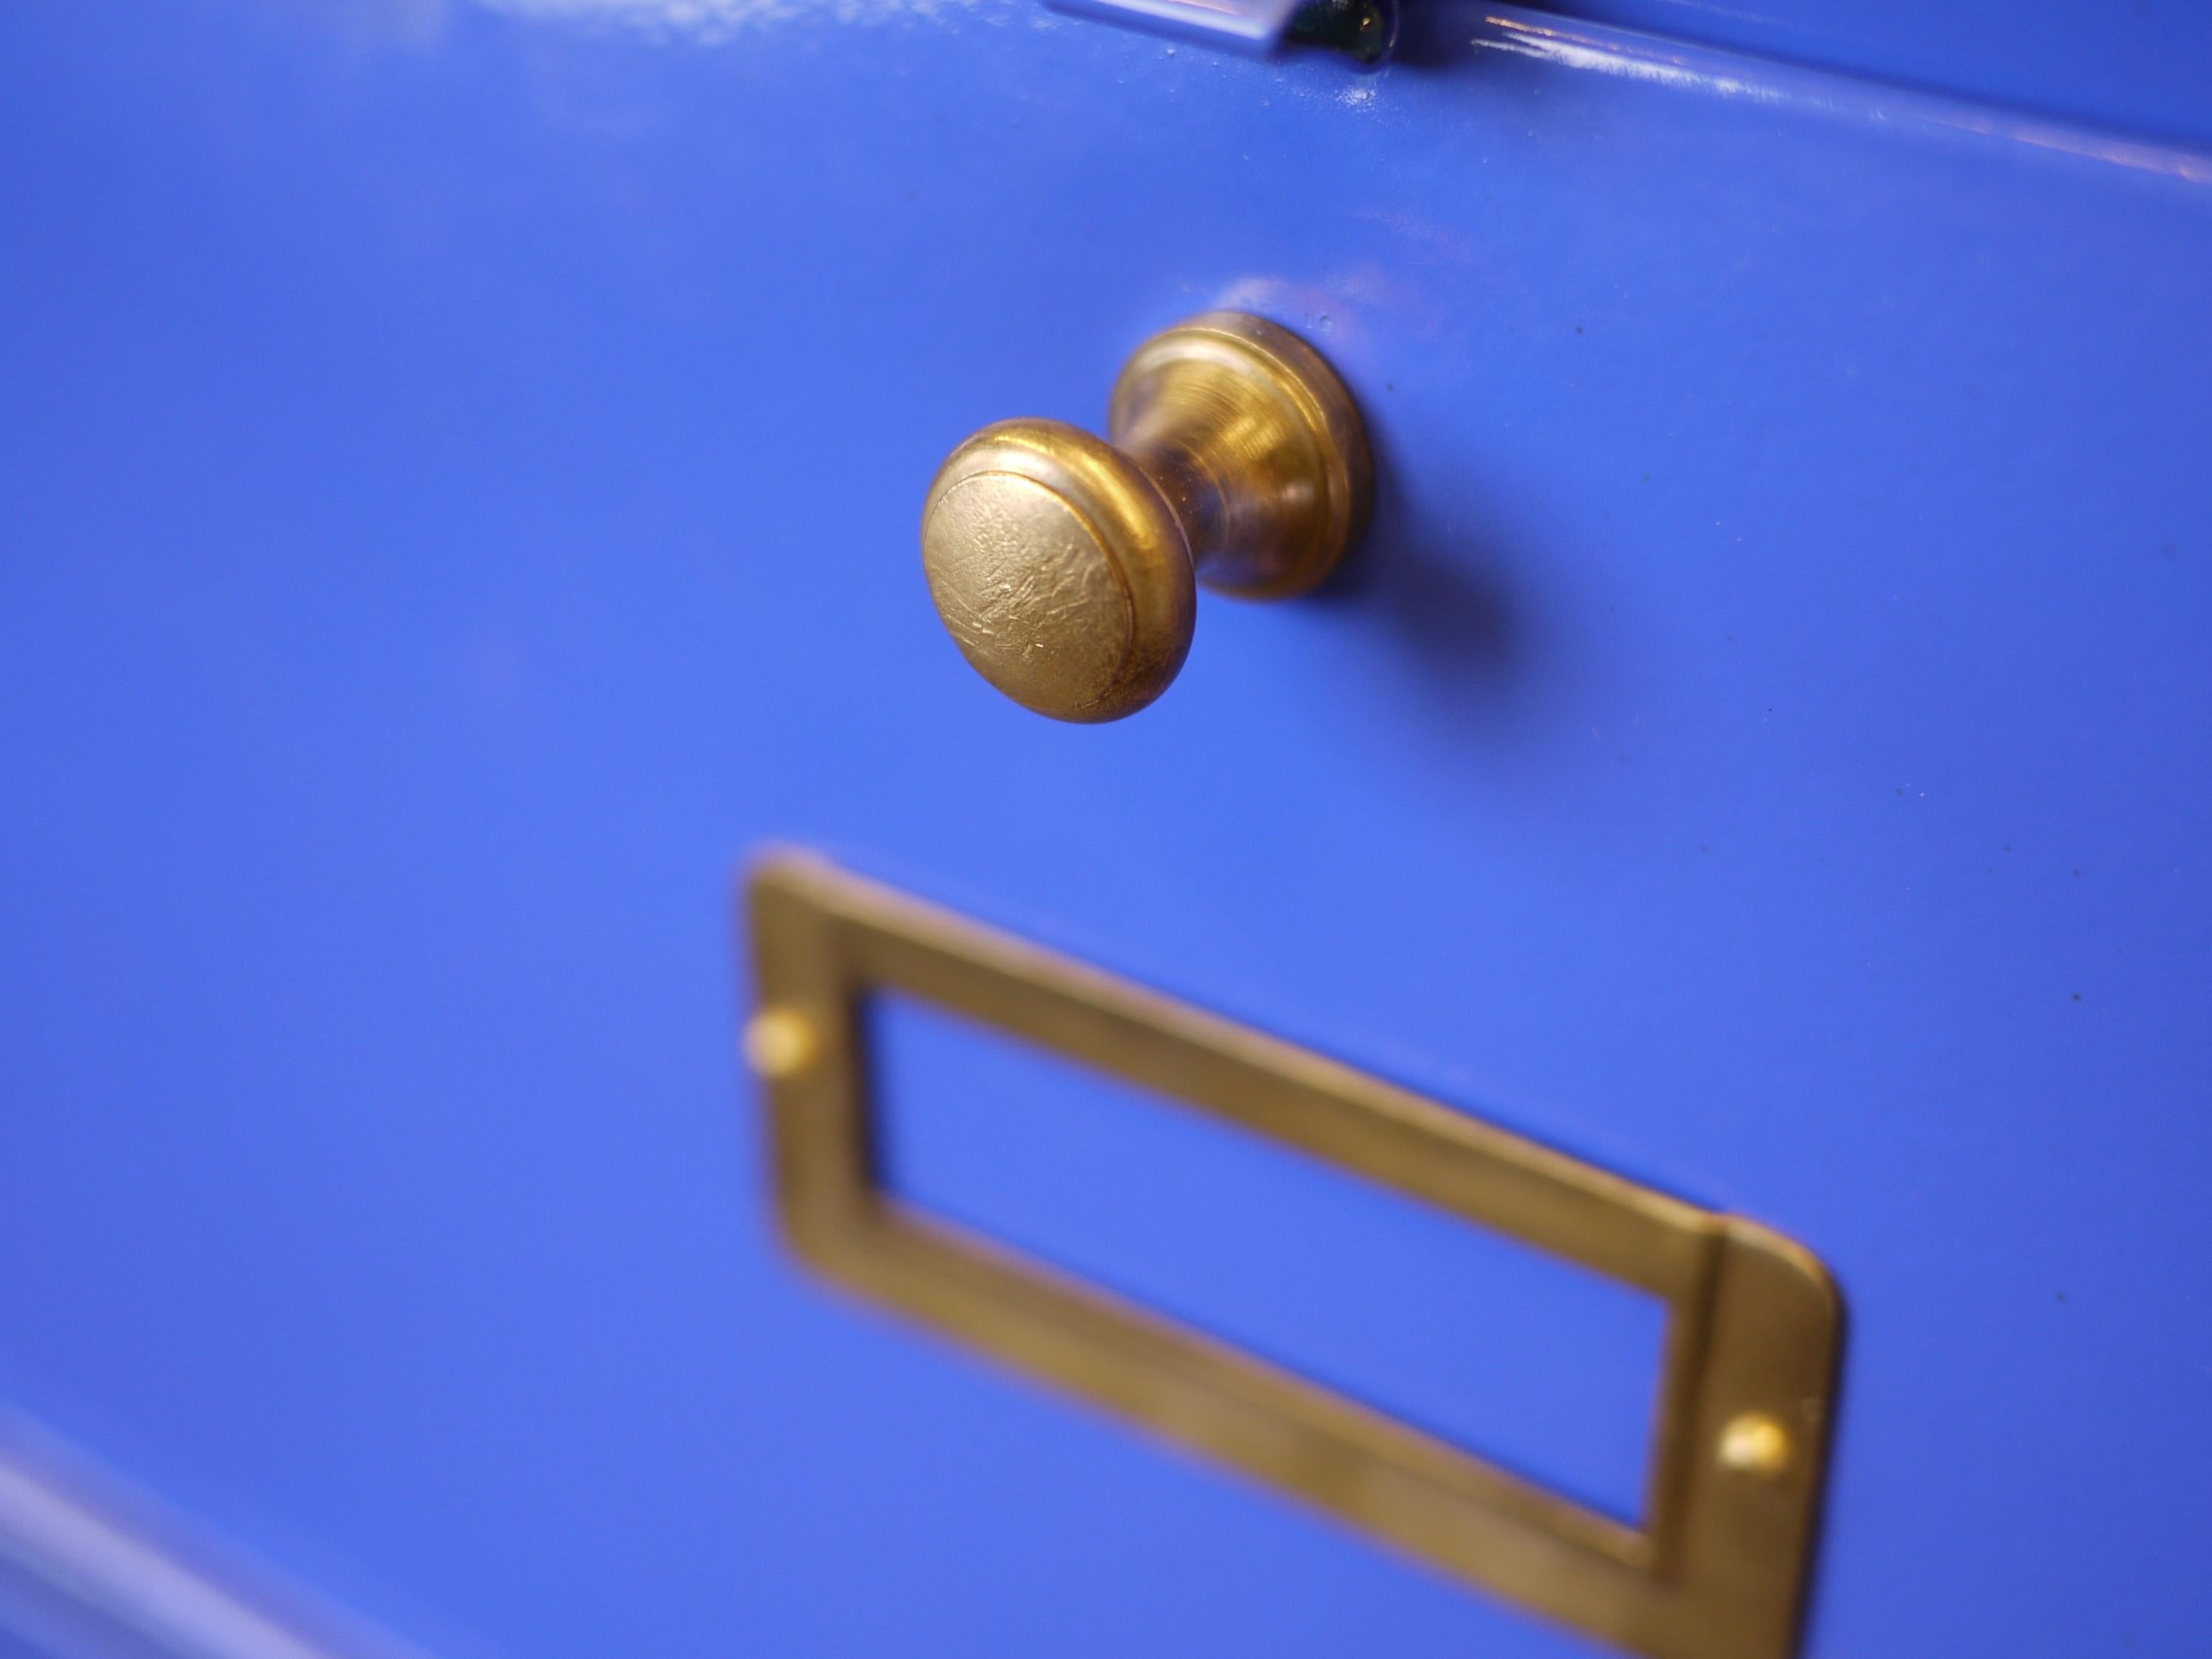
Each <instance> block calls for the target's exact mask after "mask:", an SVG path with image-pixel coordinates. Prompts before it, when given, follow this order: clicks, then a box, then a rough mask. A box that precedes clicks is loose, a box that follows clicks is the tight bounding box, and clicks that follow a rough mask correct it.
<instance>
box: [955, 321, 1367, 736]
mask: <svg viewBox="0 0 2212 1659" xmlns="http://www.w3.org/2000/svg"><path fill="white" fill-rule="evenodd" d="M1107 431H1108V433H1109V437H1110V441H1101V440H1099V439H1097V438H1094V437H1092V436H1091V435H1090V434H1089V433H1087V432H1085V431H1082V430H1080V429H1079V428H1075V427H1072V426H1066V425H1064V424H1062V423H1061V422H1058V421H1043V420H1018V421H1001V422H999V423H998V424H997V425H995V426H987V427H985V428H983V429H982V430H981V432H978V433H977V434H975V436H974V437H972V438H969V440H968V441H966V442H965V443H963V444H962V445H961V446H960V447H958V448H957V449H956V450H954V451H953V452H952V453H951V456H949V457H948V458H947V459H946V460H945V465H943V466H942V467H941V468H939V471H938V474H937V477H936V480H935V481H934V482H933V483H932V484H931V485H930V487H929V496H928V499H927V501H925V502H924V504H923V507H922V513H921V559H922V568H923V570H924V572H925V573H926V574H927V576H928V579H929V591H930V595H931V597H932V598H933V599H935V600H936V602H937V613H938V615H939V617H941V618H943V620H944V623H945V628H946V629H947V630H948V631H949V632H950V633H951V635H952V638H953V640H954V641H955V642H956V643H957V644H958V646H959V647H960V649H961V652H962V653H963V655H964V656H966V658H967V659H968V661H969V664H970V665H972V666H973V667H974V668H975V671H976V672H977V673H979V674H981V675H982V677H983V678H985V679H987V680H988V681H990V683H991V684H993V685H994V686H996V687H998V689H999V690H1001V691H1003V692H1005V693H1006V695H1007V696H1010V697H1012V699H1013V700H1014V701H1015V702H1018V703H1020V704H1021V705H1022V706H1023V707H1024V708H1031V709H1034V710H1036V712H1037V713H1038V714H1050V715H1052V716H1053V717H1054V719H1057V720H1119V719H1120V718H1121V716H1123V715H1124V714H1134V713H1136V711H1137V710H1138V709H1139V708H1143V707H1144V706H1145V705H1146V703H1148V702H1152V699H1153V698H1155V697H1157V696H1159V694H1160V693H1161V692H1163V691H1164V690H1167V688H1168V685H1169V684H1170V682H1171V681H1172V680H1173V679H1174V678H1175V677H1176V672H1177V671H1179V670H1180V669H1181V668H1182V664H1183V658H1184V656H1185V655H1186V654H1187V653H1188V652H1189V650H1190V639H1191V631H1192V629H1193V627H1194V623H1195V621H1196V614H1197V593H1196V589H1195V587H1194V582H1199V581H1202V582H1204V583H1205V584H1206V586H1208V587H1211V588H1213V589H1215V590H1217V591H1218V592H1225V593H1232V594H1237V595H1238V596H1240V597H1243V598H1245V599H1285V598H1288V597H1290V596H1291V595H1293V594H1297V593H1303V592H1306V591H1307V590H1308V589H1310V588H1311V587H1312V586H1315V585H1316V583H1318V582H1319V581H1320V580H1322V578H1323V577H1324V576H1326V575H1328V573H1329V572H1330V570H1332V569H1333V568H1335V565H1336V562H1337V561H1338V560H1339V559H1340V558H1341V557H1342V556H1343V555H1344V552H1345V550H1346V549H1347V548H1348V547H1350V546H1351V545H1352V542H1353V541H1354V540H1356V539H1357V538H1358V535H1359V532H1360V530H1361V529H1362V528H1363V527H1364V525H1365V523H1366V520H1367V511H1368V504H1369V499H1370V495H1371V494H1372V480H1371V472H1372V469H1371V467H1370V463H1369V459H1368V453H1367V437H1366V433H1365V430H1364V428H1362V426H1361V425H1360V421H1359V411H1358V409H1357V408H1355V407H1354V406H1353V404H1352V396H1351V394H1350V393H1349V392H1346V390H1345V389H1344V384H1343V382H1342V381H1340V380H1338V379H1337V377H1336V375H1335V374H1334V371H1333V370H1331V369H1330V368H1329V366H1328V364H1327V363H1326V362H1322V359H1321V356H1319V354H1318V353H1316V351H1314V349H1312V348H1311V347H1310V346H1308V345H1307V344H1306V343H1304V341H1303V340H1300V339H1299V338H1298V337H1297V336H1296V335H1294V334H1292V333H1291V332H1290V331H1288V330H1286V329H1283V328H1279V327H1277V326H1276V325H1274V324H1273V323H1270V322H1267V321H1264V320H1262V319H1260V318H1257V317H1248V316H1245V315H1243V313H1238V312H1233V311H1214V312H1208V313H1206V315H1204V316H1202V317H1194V318H1193V319H1191V320H1190V321H1188V322H1187V323H1180V324H1177V325H1176V326H1175V327H1173V328H1171V329H1169V330H1168V331H1166V332H1165V333H1164V334H1158V335H1155V336H1154V337H1152V339H1150V340H1147V341H1146V343H1144V344H1143V345H1141V346H1139V348H1138V349H1137V352H1136V355H1135V356H1133V357H1131V358H1130V359H1129V361H1128V363H1127V365H1126V366H1125V367H1124V368H1122V370H1121V379H1120V380H1118V381H1116V382H1115V387H1114V395H1113V398H1112V401H1111V404H1110V405H1109V410H1108V415H1107Z"/></svg>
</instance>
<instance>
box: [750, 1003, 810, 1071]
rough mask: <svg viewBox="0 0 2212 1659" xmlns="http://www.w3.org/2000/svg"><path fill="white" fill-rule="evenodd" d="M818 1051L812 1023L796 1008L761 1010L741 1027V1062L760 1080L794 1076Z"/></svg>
mask: <svg viewBox="0 0 2212 1659" xmlns="http://www.w3.org/2000/svg"><path fill="white" fill-rule="evenodd" d="M821 1051H822V1037H821V1034H820V1033H819V1032H818V1031H817V1030H815V1026H814V1022H813V1021H812V1020H811V1019H809V1018H806V1016H805V1015H804V1014H802V1013H800V1012H799V1011H798V1010H797V1009H796V1008H763V1009H762V1010H761V1011H760V1012H758V1013H757V1014H755V1015H754V1016H753V1017H752V1018H751V1019H750V1020H749V1021H748V1022H747V1023H746V1024H745V1063H746V1064H747V1065H748V1066H751V1067H752V1068H753V1070H754V1071H756V1072H757V1073H760V1075H761V1076H763V1077H765V1078H786V1077H797V1076H798V1075H799V1073H801V1072H803V1071H805V1069H806V1068H807V1067H808V1066H811V1065H812V1064H813V1063H814V1057H815V1056H816V1055H817V1054H819V1053H821Z"/></svg>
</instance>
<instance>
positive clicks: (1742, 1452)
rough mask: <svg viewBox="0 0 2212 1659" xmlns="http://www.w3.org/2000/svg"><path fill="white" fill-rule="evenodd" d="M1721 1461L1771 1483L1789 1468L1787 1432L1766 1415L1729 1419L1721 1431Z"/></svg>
mask: <svg viewBox="0 0 2212 1659" xmlns="http://www.w3.org/2000/svg"><path fill="white" fill-rule="evenodd" d="M1721 1462H1722V1464H1723V1466H1724V1467H1726V1468H1731V1469H1734V1470H1735V1472H1736V1473H1737V1474H1755V1475H1758V1476H1759V1477H1760V1478H1761V1479H1763V1480H1772V1479H1773V1478H1774V1477H1775V1476H1776V1475H1778V1474H1781V1473H1782V1472H1783V1471H1784V1469H1786V1468H1789V1467H1790V1431H1788V1430H1787V1429H1785V1428H1784V1427H1783V1426H1782V1425H1780V1424H1779V1423H1778V1422H1776V1421H1775V1420H1774V1419H1772V1418H1771V1417H1769V1416H1768V1415H1767V1414H1766V1413H1765V1412H1746V1413H1743V1415H1742V1416H1741V1417H1736V1418H1731V1419H1729V1424H1728V1426H1727V1427H1726V1428H1724V1429H1723V1430H1722V1431H1721Z"/></svg>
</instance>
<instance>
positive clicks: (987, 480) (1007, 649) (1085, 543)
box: [921, 421, 1197, 720]
mask: <svg viewBox="0 0 2212 1659" xmlns="http://www.w3.org/2000/svg"><path fill="white" fill-rule="evenodd" d="M921 562H922V567H923V569H924V570H925V572H926V573H927V575H928V578H929V592H930V595H931V597H932V598H933V599H935V600H936V601H937V614H938V615H939V617H941V618H943V620H944V623H945V629H946V630H947V631H948V632H950V633H951V635H952V637H953V640H954V641H955V642H956V643H957V644H958V646H959V647H960V650H961V653H962V654H963V656H965V657H966V658H967V659H968V661H969V665H971V666H973V667H974V669H975V671H976V672H977V673H979V674H981V676H982V677H983V678H985V679H987V680H988V681H990V683H991V684H993V685H995V686H996V687H998V688H999V690H1001V691H1003V692H1005V693H1006V695H1007V696H1010V697H1012V699H1013V700H1014V701H1015V702H1018V703H1020V704H1021V705H1022V706H1023V707H1024V708H1030V709H1034V710H1035V711H1036V713H1038V714H1050V715H1052V716H1053V717H1054V719H1056V720H1118V719H1120V718H1121V716H1122V715H1124V714H1134V713H1135V712H1136V711H1137V710H1138V709H1139V708H1143V707H1144V706H1145V705H1146V703H1148V702H1152V699H1153V698H1155V697H1157V696H1159V695H1160V693H1161V692H1163V691H1164V690H1167V688H1168V685H1169V683H1170V681H1172V680H1173V679H1174V678H1175V677H1176V671H1178V670H1179V669H1181V668H1182V662H1183V658H1184V657H1185V656H1186V655H1188V653H1189V651H1190V636H1191V629H1192V626H1193V624H1194V621H1195V619H1196V617H1197V593H1196V588H1195V586H1194V581H1193V577H1192V572H1191V556H1190V550H1189V548H1188V545H1187V544H1186V543H1185V541H1184V539H1183V532H1182V526H1181V525H1180V524H1178V523H1177V522H1176V516H1175V514H1174V513H1172V512H1171V511H1170V509H1169V507H1168V504H1167V502H1166V501H1164V499H1162V497H1161V495H1160V492H1159V491H1158V489H1155V488H1154V487H1153V485H1152V481H1151V480H1150V479H1149V478H1147V477H1145V475H1144V474H1143V473H1142V472H1141V471H1139V470H1138V469H1137V467H1136V465H1135V464H1134V463H1133V462H1132V461H1130V460H1128V459H1127V458H1126V457H1124V456H1122V455H1121V453H1118V452H1117V451H1116V450H1115V449H1114V448H1113V447H1112V446H1110V445H1109V444H1106V443H1104V442H1102V441H1100V440H1098V439H1097V438H1094V437H1092V436H1091V435H1090V434H1088V433H1086V432H1082V431H1079V430H1078V429H1077V428H1074V427H1072V426H1063V425H1061V424H1060V422H1057V421H1003V422H1000V423H999V424H998V425H996V426H991V427H986V428H983V430H982V431H981V432H979V433H977V434H976V435H975V436H974V437H972V438H970V439H969V440H968V441H967V442H965V443H963V444H962V445H961V446H960V447H959V448H957V449H956V450H954V451H953V452H952V453H951V456H950V457H949V458H947V459H946V460H945V465H943V466H942V467H941V468H939V471H938V474H937V480H936V482H935V483H933V484H932V485H931V486H930V489H929V499H928V501H927V502H926V503H925V504H924V505H923V507H922V513H921Z"/></svg>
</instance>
